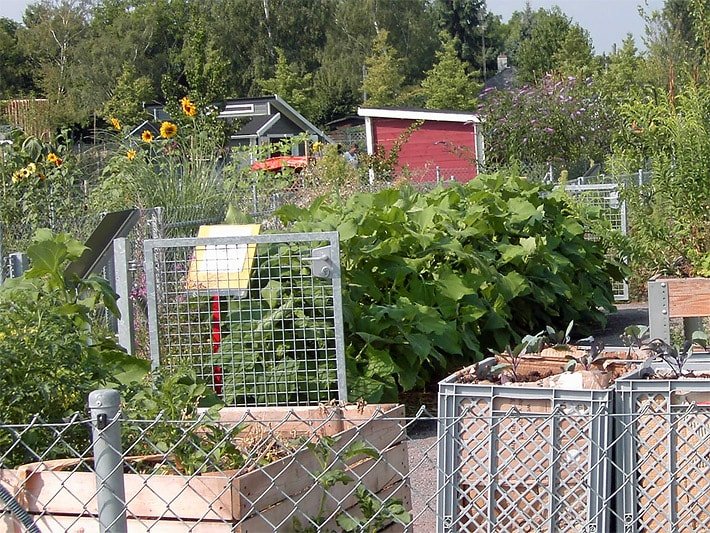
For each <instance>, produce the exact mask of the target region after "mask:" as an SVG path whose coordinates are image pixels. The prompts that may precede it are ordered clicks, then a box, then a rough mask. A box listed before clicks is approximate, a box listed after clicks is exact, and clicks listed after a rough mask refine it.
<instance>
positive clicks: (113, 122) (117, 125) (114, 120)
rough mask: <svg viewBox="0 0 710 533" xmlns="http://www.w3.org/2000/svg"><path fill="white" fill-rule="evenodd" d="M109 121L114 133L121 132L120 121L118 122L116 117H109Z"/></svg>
mask: <svg viewBox="0 0 710 533" xmlns="http://www.w3.org/2000/svg"><path fill="white" fill-rule="evenodd" d="M109 120H110V121H111V125H112V126H113V129H115V130H116V131H121V121H120V120H118V119H117V118H116V117H111V118H110V119H109Z"/></svg>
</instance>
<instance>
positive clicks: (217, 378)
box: [210, 296, 223, 394]
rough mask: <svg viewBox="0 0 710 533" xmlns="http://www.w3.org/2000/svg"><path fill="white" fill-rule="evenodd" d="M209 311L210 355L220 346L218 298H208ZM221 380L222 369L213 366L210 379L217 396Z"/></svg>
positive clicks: (220, 316)
mask: <svg viewBox="0 0 710 533" xmlns="http://www.w3.org/2000/svg"><path fill="white" fill-rule="evenodd" d="M210 310H211V311H212V353H217V352H218V351H219V347H220V345H221V344H222V310H221V302H220V298H219V296H212V297H211V298H210ZM222 378H223V373H222V367H221V366H219V365H214V366H213V367H212V379H213V381H214V391H215V393H217V394H222V383H223V380H222Z"/></svg>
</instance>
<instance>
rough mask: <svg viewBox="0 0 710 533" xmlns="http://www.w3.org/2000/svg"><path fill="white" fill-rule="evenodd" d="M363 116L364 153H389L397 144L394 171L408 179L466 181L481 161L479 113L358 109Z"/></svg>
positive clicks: (474, 174) (481, 141)
mask: <svg viewBox="0 0 710 533" xmlns="http://www.w3.org/2000/svg"><path fill="white" fill-rule="evenodd" d="M357 113H358V115H360V116H361V117H365V133H366V139H367V153H368V154H373V153H375V151H376V148H377V147H378V146H382V147H383V148H384V149H385V150H386V151H387V152H388V153H389V151H390V150H391V149H392V147H393V146H394V145H395V143H399V144H400V150H399V159H398V163H397V167H396V171H397V172H400V171H402V170H403V169H405V168H406V169H408V172H409V173H410V176H411V179H412V181H418V182H428V181H437V180H449V179H456V180H458V181H468V180H470V179H472V178H473V177H475V176H476V174H477V173H478V164H479V163H481V162H483V137H482V135H481V129H480V124H481V120H480V118H479V117H478V115H475V114H473V113H470V112H463V111H447V110H433V109H411V108H378V109H375V108H358V111H357Z"/></svg>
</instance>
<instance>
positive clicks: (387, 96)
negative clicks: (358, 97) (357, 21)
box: [362, 30, 404, 107]
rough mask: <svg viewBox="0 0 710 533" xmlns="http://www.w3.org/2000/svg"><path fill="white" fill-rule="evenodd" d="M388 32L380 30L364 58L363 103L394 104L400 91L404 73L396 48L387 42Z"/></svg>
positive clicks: (372, 105)
mask: <svg viewBox="0 0 710 533" xmlns="http://www.w3.org/2000/svg"><path fill="white" fill-rule="evenodd" d="M388 36H389V32H388V31H387V30H380V31H379V32H378V33H377V35H376V36H375V38H374V40H373V41H372V53H371V55H369V56H368V57H367V58H366V59H365V78H364V79H363V80H362V91H363V93H364V94H365V102H364V105H366V106H371V107H377V106H387V105H394V104H395V103H397V99H398V97H399V95H400V94H401V92H402V87H403V84H404V75H403V74H402V68H401V59H400V58H399V55H398V54H397V50H395V48H394V47H392V46H391V45H390V44H388V42H387V38H388Z"/></svg>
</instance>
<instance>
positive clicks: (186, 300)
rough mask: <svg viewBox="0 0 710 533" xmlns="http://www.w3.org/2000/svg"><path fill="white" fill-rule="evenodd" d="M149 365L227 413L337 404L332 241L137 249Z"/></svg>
mask: <svg viewBox="0 0 710 533" xmlns="http://www.w3.org/2000/svg"><path fill="white" fill-rule="evenodd" d="M145 261H146V276H147V292H148V315H149V325H150V327H149V331H150V337H151V354H152V358H153V364H154V366H158V365H162V366H166V367H168V368H174V367H178V366H190V367H192V368H193V369H194V370H195V372H196V373H197V375H198V376H199V377H200V378H202V379H204V380H205V381H207V382H208V383H209V384H210V385H212V387H213V389H214V390H215V391H216V392H217V393H218V394H220V395H221V396H222V398H223V399H224V401H225V402H226V404H227V405H231V406H237V405H239V406H246V405H312V404H314V403H318V402H323V401H330V400H344V399H345V398H346V392H345V391H346V387H345V362H344V361H345V352H344V339H343V319H342V301H341V292H340V291H341V286H340V261H339V244H338V237H337V233H333V232H331V233H320V234H318V233H316V234H305V233H304V234H290V235H289V234H279V235H254V236H241V237H212V238H199V239H163V240H147V241H145Z"/></svg>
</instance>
